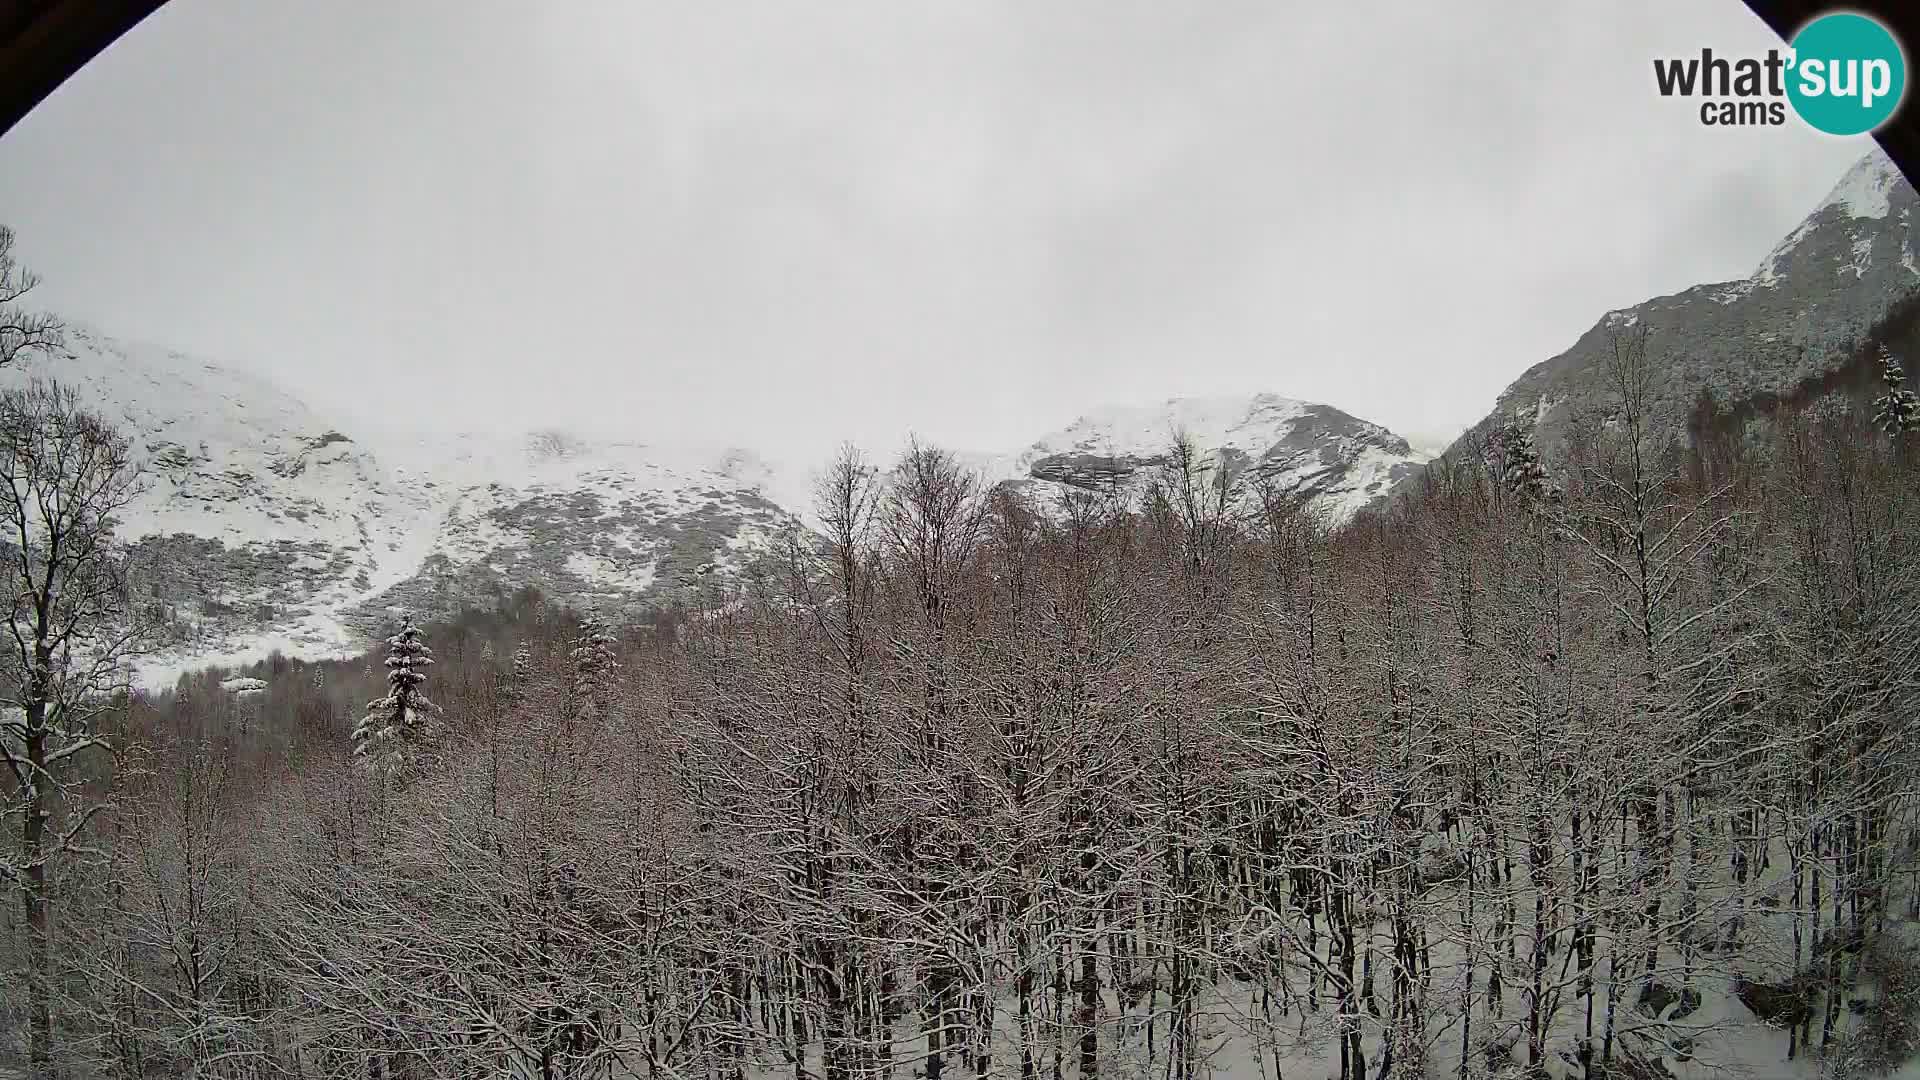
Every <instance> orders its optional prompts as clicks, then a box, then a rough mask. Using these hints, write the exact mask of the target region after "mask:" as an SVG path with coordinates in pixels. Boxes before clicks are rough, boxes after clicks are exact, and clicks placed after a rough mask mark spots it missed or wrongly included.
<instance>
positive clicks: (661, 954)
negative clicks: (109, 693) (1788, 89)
mask: <svg viewBox="0 0 1920 1080" xmlns="http://www.w3.org/2000/svg"><path fill="white" fill-rule="evenodd" d="M1650 363H1651V361H1650V360H1649V358H1648V356H1647V354H1646V349H1645V340H1644V338H1633V337H1630V336H1629V337H1622V338H1621V339H1619V340H1618V342H1617V343H1616V354H1615V362H1614V365H1613V374H1614V379H1615V386H1616V390H1617V393H1616V401H1615V402H1614V404H1613V406H1612V407H1611V408H1609V409H1607V410H1605V411H1604V412H1602V413H1600V414H1597V415H1595V416H1592V417H1588V418H1585V419H1586V421H1587V422H1585V423H1582V424H1576V425H1575V426H1574V434H1573V435H1572V436H1571V437H1570V439H1569V440H1568V442H1567V443H1566V444H1565V445H1564V446H1556V447H1551V448H1545V449H1544V451H1543V450H1542V449H1539V448H1536V447H1534V446H1533V444H1532V440H1531V438H1530V436H1529V434H1528V429H1527V428H1526V427H1524V426H1521V425H1509V426H1508V427H1507V428H1506V429H1505V430H1504V431H1502V432H1500V433H1499V434H1498V435H1497V436H1496V437H1495V438H1493V439H1490V440H1489V441H1488V443H1487V445H1485V446H1482V447H1478V448H1476V452H1475V453H1473V454H1470V455H1466V456H1464V457H1462V458H1460V459H1458V460H1454V461H1451V462H1447V463H1443V464H1442V465H1441V466H1440V467H1436V468H1435V469H1433V470H1432V471H1431V473H1430V475H1429V476H1428V478H1427V481H1426V483H1425V485H1424V490H1423V491H1421V492H1420V493H1419V494H1418V496H1417V497H1414V498H1411V499H1408V500H1406V501H1405V502H1404V503H1403V504H1402V505H1398V506H1395V507H1393V508H1391V509H1389V510H1387V511H1384V512H1382V513H1379V514H1371V515H1367V516H1364V517H1362V518H1361V519H1359V520H1357V521H1355V522H1353V523H1352V524H1351V525H1349V526H1348V527H1346V528H1344V529H1341V530H1339V531H1337V532H1330V531H1329V530H1327V529H1325V528H1323V527H1322V526H1321V525H1320V524H1319V523H1318V522H1316V520H1315V519H1314V517H1313V515H1312V514H1311V513H1310V512H1309V510H1308V509H1307V508H1306V507H1303V506H1301V505H1298V504H1297V503H1296V502H1295V501H1294V500H1292V499H1291V498H1289V497H1288V496H1287V495H1286V494H1285V493H1284V492H1281V491H1278V490H1275V489H1274V488H1272V487H1271V486H1270V485H1267V484H1265V483H1263V482H1262V481H1261V480H1260V478H1259V477H1258V476H1253V475H1247V476H1232V475H1227V474H1224V473H1222V472H1220V471H1219V470H1217V469H1215V468H1213V467H1212V466H1211V465H1210V464H1209V461H1208V459H1206V458H1205V457H1204V456H1203V455H1201V454H1199V453H1198V452H1197V451H1196V449H1195V448H1194V447H1193V446H1192V445H1191V444H1190V443H1187V442H1185V441H1184V440H1181V439H1177V438H1176V439H1174V440H1173V441H1172V443H1171V446H1170V449H1169V455H1168V457H1169V464H1168V465H1167V466H1166V467H1165V469H1164V470H1163V475H1161V476H1160V477H1159V478H1158V480H1157V481H1156V482H1155V484H1154V485H1153V486H1152V487H1151V488H1150V489H1149V490H1148V491H1147V492H1146V493H1145V494H1144V495H1143V496H1141V497H1139V498H1136V499H1126V498H1123V497H1121V496H1119V495H1116V494H1113V493H1101V492H1090V491H1070V492H1068V493H1067V494H1066V495H1064V496H1063V497H1062V498H1060V499H1059V500H1058V501H1057V502H1055V503H1052V504H1049V505H1046V506H1035V505H1031V504H1029V503H1027V502H1025V501H1023V499H1022V498H1021V497H1019V496H1018V495H1015V494H1011V493H1009V492H1007V491H1005V490H985V489H983V488H982V487H981V486H980V485H979V483H978V481H977V480H976V479H975V478H974V477H973V476H972V475H970V474H969V473H968V472H967V471H966V470H965V469H964V468H962V467H960V466H959V465H958V464H957V463H956V461H955V459H954V458H953V457H951V456H950V455H947V454H945V453H942V452H941V451H939V450H936V449H932V448H926V447H914V448H912V449H910V450H909V451H908V452H907V453H906V454H905V455H904V456H903V458H902V459H901V460H899V461H898V462H895V463H891V464H890V465H889V466H888V467H887V468H885V469H876V468H873V467H871V466H869V465H868V464H867V462H866V461H865V460H864V459H863V458H862V457H861V456H860V455H859V454H857V453H854V452H852V451H849V452H847V453H846V454H845V455H843V456H842V457H840V458H839V459H837V460H836V461H835V462H833V463H832V464H831V466H830V467H829V468H828V469H827V470H826V471H825V473H824V475H823V477H822V480H821V483H820V485H819V490H818V505H817V506H816V511H817V517H818V518H819V520H820V522H821V523H822V530H821V533H820V534H819V535H817V536H808V537H796V539H795V543H794V545H793V546H792V548H791V550H790V551H789V552H788V553H787V556H786V558H785V559H784V560H776V561H775V562H773V563H771V564H769V565H765V566H763V567H761V568H760V569H759V570H758V571H757V572H756V574H755V575H754V576H752V577H751V578H750V579H749V580H747V581H746V582H744V583H743V584H742V585H741V586H740V588H739V589H738V590H737V593H736V594H735V595H732V596H731V597H729V598H727V599H726V601H725V602H724V603H718V604H716V605H715V606H713V607H712V608H711V609H709V610H704V611H700V612H690V613H681V614H680V615H678V616H676V617H674V618H673V619H671V620H667V621H663V623H662V624H660V625H658V626H655V627H651V628H646V629H636V630H633V631H631V632H628V633H627V634H626V636H625V637H624V638H616V637H615V636H614V635H613V634H612V633H610V632H609V630H608V629H605V628H602V627H599V626H598V625H596V624H594V623H593V622H592V621H591V620H588V621H585V622H582V621H581V620H580V619H578V618H576V617H575V616H573V615H571V614H569V613H566V612H561V611H558V610H555V609H553V608H551V607H549V606H547V605H545V604H542V603H540V602H539V601H538V599H537V597H533V596H523V597H521V598H520V600H519V602H518V605H517V607H516V609H515V610H514V611H512V612H511V613H508V614H505V615H495V616H471V617H469V618H468V619H467V620H466V621H465V622H464V623H463V624H461V625H457V626H450V625H437V626H429V627H428V628H427V632H426V633H425V635H424V638H425V642H426V644H428V645H431V646H433V647H434V649H436V650H437V653H436V654H435V655H433V656H432V657H431V659H432V660H433V661H436V662H433V663H431V664H429V662H428V661H429V659H430V658H429V655H428V653H427V651H426V650H425V649H424V648H422V646H421V642H420V635H419V634H417V633H411V632H408V631H406V630H404V629H401V628H396V629H401V632H400V633H397V634H396V639H395V640H396V645H395V648H394V650H393V651H392V654H391V656H389V655H387V654H385V653H376V654H372V655H370V656H369V657H367V658H366V659H365V660H363V661H360V662H356V663H353V664H340V665H304V664H295V663H292V662H283V663H282V666H281V669H280V670H279V671H277V672H276V671H267V672H263V673H262V674H263V676H264V677H266V678H267V679H268V684H269V687H268V689H267V690H266V691H265V692H264V694H261V695H247V696H246V697H235V696H234V695H232V694H231V693H228V692H226V691H223V690H221V689H220V688H219V687H218V686H217V684H215V683H212V682H209V681H194V682H190V683H189V684H188V685H187V688H186V690H185V692H184V693H179V692H176V693H174V694H169V695H160V696H158V697H146V696H141V695H132V696H128V697H125V698H123V699H121V700H120V701H119V712H118V715H119V717H120V719H119V721H117V723H119V724H120V727H119V728H118V729H117V730H115V731H114V733H113V734H114V737H115V739H116V740H117V741H118V745H119V746H120V747H121V752H120V754H119V757H118V758H117V767H116V768H115V769H114V770H112V771H111V772H110V773H103V774H102V775H101V776H100V777H99V778H98V779H97V780H95V781H93V786H94V787H95V788H96V789H97V792H96V793H97V794H98V795H99V797H100V798H101V799H102V800H103V801H104V802H105V803H106V804H107V806H108V807H109V808H108V810H107V811H105V812H103V813H102V814H101V815H100V816H99V817H98V818H97V819H96V821H95V822H94V823H93V825H92V826H91V832H90V834H89V835H90V843H88V844H86V845H83V846H82V847H80V848H78V849H76V850H75V851H74V852H72V853H70V854H69V855H67V856H66V857H65V858H63V859H62V860H61V861H60V862H59V863H58V864H57V866H56V867H54V869H55V872H56V873H55V879H54V881H53V883H52V884H51V886H50V888H49V896H50V897H51V898H52V911H53V925H54V933H53V935H52V942H53V948H52V953H53V956H54V962H53V970H54V972H55V977H54V978H53V979H52V980H51V982H52V986H53V1007H52V1009H51V1015H52V1017H53V1021H52V1038H51V1048H52V1050H51V1053H52V1057H53V1062H52V1064H50V1065H49V1068H50V1069H65V1070H70V1071H71V1072H72V1074H74V1075H83V1074H101V1075H114V1076H127V1077H134V1076H149V1075H151V1076H159V1075H197V1076H269V1075H271V1076H342V1077H344V1076H354V1077H360V1078H366V1077H379V1078H402V1077H439V1076H502V1075H508V1076H527V1077H532V1076H538V1077H541V1078H542V1080H547V1078H553V1077H589V1076H594V1077H597V1076H607V1077H627V1076H645V1077H648V1078H649V1080H692V1078H695V1077H702V1078H713V1080H740V1078H744V1077H746V1076H748V1075H752V1076H755V1077H762V1076H792V1077H794V1078H795V1080H878V1078H881V1077H892V1076H906V1075H914V1076H923V1077H926V1078H928V1080H942V1078H945V1077H949V1076H956V1075H970V1076H980V1075H987V1074H992V1075H996V1076H1006V1077H1018V1078H1019V1080H1040V1078H1043V1077H1044V1078H1050V1080H1061V1078H1064V1077H1067V1076H1074V1077H1077V1078H1080V1080H1096V1078H1099V1077H1112V1078H1116V1080H1117V1078H1120V1077H1138V1076H1145V1075H1147V1074H1148V1073H1149V1072H1151V1073H1152V1074H1154V1075H1160V1076H1164V1077H1167V1078H1169V1080H1193V1078H1196V1077H1198V1076H1201V1075H1203V1074H1210V1073H1211V1072H1212V1071H1213V1070H1214V1069H1215V1068H1216V1067H1221V1066H1223V1065H1225V1064H1226V1062H1225V1060H1224V1059H1221V1058H1219V1057H1218V1056H1217V1055H1220V1054H1229V1055H1232V1058H1233V1062H1232V1064H1233V1068H1234V1069H1235V1070H1236V1073H1237V1074H1238V1075H1244V1076H1252V1075H1255V1074H1256V1073H1257V1074H1258V1075H1259V1076H1262V1077H1273V1078H1275V1080H1279V1078H1282V1077H1285V1078H1289V1080H1292V1078H1299V1077H1321V1076H1336V1077H1340V1078H1341V1080H1362V1078H1365V1080H1374V1078H1385V1077H1415V1076H1436V1077H1438V1076H1459V1077H1463V1078H1464V1077H1479V1076H1489V1075H1516V1076H1517V1075H1533V1076H1587V1077H1602V1076H1606V1077H1622V1076H1635V1077H1652V1076H1659V1075H1662V1072H1661V1069H1662V1066H1661V1064H1660V1062H1661V1061H1662V1060H1663V1059H1664V1060H1666V1061H1680V1060H1689V1059H1691V1060H1694V1061H1697V1062H1702V1063H1705V1064H1708V1065H1716V1064H1740V1063H1743V1062H1744V1063H1745V1064H1748V1065H1753V1064H1754V1059H1753V1057H1752V1055H1753V1053H1754V1052H1755V1050H1754V1048H1755V1047H1756V1046H1758V1047H1759V1048H1760V1051H1761V1052H1763V1053H1771V1054H1774V1055H1775V1057H1776V1058H1784V1057H1788V1056H1793V1057H1798V1056H1801V1055H1807V1054H1823V1055H1824V1056H1825V1059H1826V1064H1827V1065H1829V1066H1831V1067H1834V1068H1853V1069H1861V1070H1864V1069H1870V1068H1872V1067H1875V1066H1876V1065H1881V1064H1886V1063H1888V1062H1891V1061H1894V1060H1898V1059H1899V1058H1900V1057H1901V1056H1902V1055H1904V1054H1907V1053H1909V1052H1910V1049H1909V1047H1910V1041H1911V1037H1912V1034H1913V1032H1912V1022H1911V1020H1910V1019H1909V1018H1908V1017H1909V1011H1910V1006H1911V1005H1912V1004H1914V1003H1913V1002H1912V1001H1910V1000H1908V999H1907V998H1906V997H1905V996H1903V995H1905V994H1906V993H1907V992H1908V991H1907V990H1906V988H1907V987H1909V986H1911V985H1912V978H1911V974H1910V973H1909V971H1908V968H1907V966H1906V965H1905V963H1904V954H1905V952H1906V951H1908V950H1905V949H1903V948H1902V947H1901V946H1900V945H1899V942H1900V941H1901V940H1902V939H1901V935H1902V933H1903V932H1904V931H1903V928H1904V927H1905V926H1907V925H1909V924H1910V923H1911V921H1912V916H1913V908H1914V905H1915V904H1917V903H1920V890H1917V889H1916V885H1917V884H1920V882H1917V880H1916V879H1920V861H1916V838H1917V836H1920V834H1917V833H1916V826H1917V825H1920V819H1917V818H1916V814H1915V805H1914V801H1913V798H1912V796H1913V790H1912V789H1913V784H1912V780H1911V778H1912V777H1913V776H1914V775H1916V773H1915V765H1916V761H1915V756H1916V749H1915V745H1914V741H1913V735H1914V729H1915V720H1916V716H1920V551H1917V550H1916V543H1917V540H1916V538H1917V537H1920V532H1916V526H1920V450H1917V449H1916V443H1917V442H1920V436H1916V435H1915V434H1913V433H1912V431H1911V430H1910V429H1908V428H1905V427H1902V426H1901V423H1900V422H1898V420H1897V416H1896V419H1895V422H1893V423H1891V424H1887V423H1876V419H1878V420H1881V421H1885V420H1886V417H1887V416H1889V415H1895V414H1898V415H1909V414H1906V413H1899V410H1898V409H1895V410H1892V411H1891V412H1889V410H1886V409H1880V410H1872V409H1857V408H1850V407H1847V406H1844V405H1839V406H1834V407H1831V408H1821V409H1814V410H1810V411H1806V412H1803V413H1800V414H1796V415H1782V416H1780V417H1779V418H1777V419H1776V420H1774V421H1771V422H1769V423H1768V424H1767V425H1766V426H1765V429H1764V430H1763V431H1760V432H1758V433H1755V434H1753V435H1751V436H1750V437H1748V436H1743V437H1741V438H1738V439H1735V438H1726V439H1722V440H1719V441H1714V442H1706V441H1700V442H1697V443H1696V444H1695V445H1692V446H1688V447H1682V446H1680V445H1679V443H1678V442H1677V441H1676V440H1675V439H1673V438H1672V437H1671V433H1670V432H1668V431H1666V430H1663V429H1662V428H1661V425H1660V421H1659V418H1658V417H1657V416H1655V415H1654V414H1653V413H1652V411H1651V410H1649V409H1648V408H1647V407H1646V403H1647V400H1648V399H1647V387H1648V386H1649V384H1650V368H1649V365H1650ZM1889 370H1890V371H1891V370H1893V369H1892V368H1891V367H1890V368H1889ZM1898 389H1899V388H1898V386H1897V385H1896V386H1894V387H1893V388H1892V390H1898ZM1892 390H1890V391H1889V393H1891V392H1892ZM1894 400H1895V402H1896V404H1897V403H1898V401H1899V400H1902V399H1894ZM1888 428H1891V430H1888ZM389 661H391V662H389ZM368 699H373V700H374V704H373V706H372V707H371V708H368V707H366V706H365V702H366V701H367V700H368ZM428 699H430V701H429V700H428ZM356 732H357V733H358V734H357V735H354V734H353V733H356ZM6 929H7V931H8V933H7V937H6V939H5V940H6V941H7V942H8V943H9V944H8V948H10V949H13V950H14V951H15V952H14V955H10V956H8V957H7V962H8V964H9V965H13V964H16V963H18V962H20V961H19V952H20V950H21V948H22V946H21V945H20V942H21V941H22V935H21V934H20V933H19V927H18V926H17V924H12V923H9V924H8V925H7V927H6ZM13 985H16V986H19V985H24V984H18V983H16V984H13ZM5 1004H6V1007H7V1009H8V1010H9V1012H8V1013H7V1014H6V1019H7V1021H8V1030H9V1031H20V1030H23V1025H22V1024H19V1023H16V1022H14V1021H15V1018H17V1017H20V1016H21V1015H23V1010H24V1008H25V1005H24V1003H23V1002H22V1001H20V1000H19V995H17V994H13V993H12V992H11V991H10V993H9V996H8V997H7V999H6V1003H5ZM1753 1016H1758V1017H1760V1018H1761V1019H1764V1020H1766V1021H1769V1022H1771V1023H1773V1024H1775V1025H1776V1026H1777V1027H1778V1028H1780V1029H1782V1031H1783V1032H1784V1034H1783V1035H1781V1036H1780V1037H1779V1038H1778V1039H1777V1040H1769V1038H1768V1037H1766V1036H1764V1035H1763V1034H1756V1033H1755V1031H1754V1030H1753V1029H1752V1028H1751V1027H1747V1028H1743V1029H1741V1030H1740V1031H1738V1032H1737V1034H1738V1035H1739V1036H1740V1038H1738V1039H1736V1038H1733V1037H1732V1036H1733V1035H1734V1034H1736V1032H1735V1030H1734V1029H1735V1028H1736V1026H1738V1025H1742V1024H1748V1025H1750V1024H1751V1022H1752V1017H1753ZM1776 1042H1777V1044H1778V1045H1777V1046H1776V1045H1775V1043H1776ZM1772 1065H1777V1061H1762V1062H1761V1063H1760V1067H1761V1068H1763V1069H1764V1068H1766V1067H1769V1066H1772Z"/></svg>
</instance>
